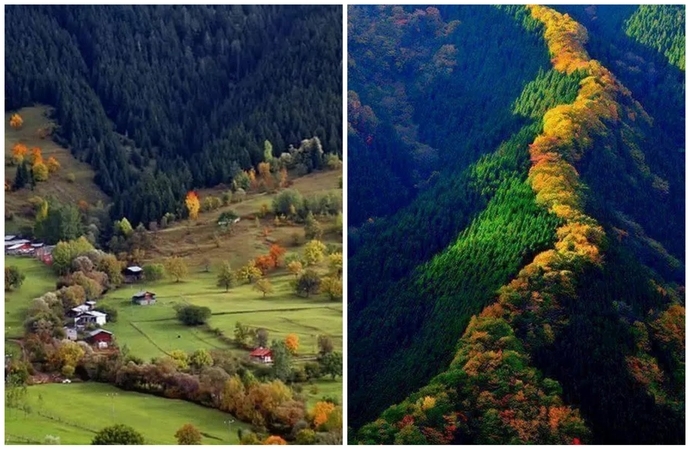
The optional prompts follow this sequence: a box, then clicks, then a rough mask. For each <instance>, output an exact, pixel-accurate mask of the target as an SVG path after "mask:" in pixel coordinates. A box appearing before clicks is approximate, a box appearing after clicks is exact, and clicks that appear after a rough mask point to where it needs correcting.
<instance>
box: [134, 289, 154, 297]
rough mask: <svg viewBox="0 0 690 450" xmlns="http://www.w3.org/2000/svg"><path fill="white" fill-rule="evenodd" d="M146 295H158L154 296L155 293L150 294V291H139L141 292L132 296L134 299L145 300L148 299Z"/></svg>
mask: <svg viewBox="0 0 690 450" xmlns="http://www.w3.org/2000/svg"><path fill="white" fill-rule="evenodd" d="M146 294H148V295H156V294H154V293H153V292H150V291H139V292H137V293H136V294H134V295H133V296H132V298H140V297H141V298H143V297H146Z"/></svg>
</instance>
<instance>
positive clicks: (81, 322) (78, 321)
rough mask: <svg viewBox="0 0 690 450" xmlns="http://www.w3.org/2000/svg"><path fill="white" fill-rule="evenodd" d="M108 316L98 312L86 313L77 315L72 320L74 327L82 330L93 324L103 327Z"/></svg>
mask: <svg viewBox="0 0 690 450" xmlns="http://www.w3.org/2000/svg"><path fill="white" fill-rule="evenodd" d="M107 316H108V315H107V314H105V313H102V312H100V311H87V312H84V313H81V314H79V315H78V316H76V317H75V318H74V326H75V327H76V328H77V329H79V328H84V327H86V326H87V325H89V324H94V325H105V324H106V322H107V321H106V317H107Z"/></svg>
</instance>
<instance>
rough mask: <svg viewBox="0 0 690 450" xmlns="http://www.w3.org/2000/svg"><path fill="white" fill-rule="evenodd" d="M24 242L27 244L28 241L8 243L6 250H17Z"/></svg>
mask: <svg viewBox="0 0 690 450" xmlns="http://www.w3.org/2000/svg"><path fill="white" fill-rule="evenodd" d="M26 244H28V242H24V243H19V244H14V245H10V246H9V247H8V248H7V250H19V249H20V248H22V247H24V246H25V245H26Z"/></svg>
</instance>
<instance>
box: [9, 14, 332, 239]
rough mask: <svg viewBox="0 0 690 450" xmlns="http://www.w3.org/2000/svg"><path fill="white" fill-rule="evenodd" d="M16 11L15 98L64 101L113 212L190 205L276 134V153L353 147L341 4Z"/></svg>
mask: <svg viewBox="0 0 690 450" xmlns="http://www.w3.org/2000/svg"><path fill="white" fill-rule="evenodd" d="M5 12H6V17H7V24H8V27H7V29H6V31H5V36H6V42H7V54H6V66H5V67H6V68H5V77H6V85H5V94H6V98H7V101H6V104H5V110H6V111H15V110H18V109H19V108H22V107H26V106H30V105H33V104H34V103H42V104H47V105H49V106H51V107H53V108H55V122H56V123H57V125H58V128H57V129H56V131H55V139H56V141H57V142H58V143H60V144H62V145H63V146H65V147H68V148H70V150H71V152H72V154H73V155H74V156H75V157H76V158H77V159H78V160H80V161H84V162H86V163H88V164H89V165H90V166H91V167H92V168H93V169H94V170H95V172H96V177H95V182H96V184H97V185H98V186H99V187H100V188H101V189H102V190H103V192H105V193H106V194H107V195H108V196H110V197H111V199H112V201H113V207H112V208H111V210H110V217H111V219H113V220H114V219H120V218H122V217H127V218H128V219H129V220H130V221H131V222H132V223H133V224H134V225H135V226H136V225H138V224H139V223H143V224H145V225H148V224H149V222H151V221H156V220H159V219H160V218H161V217H163V216H164V215H165V213H173V214H178V213H179V212H180V211H182V210H183V201H184V196H185V194H186V192H187V191H189V190H190V189H194V188H197V189H198V188H205V187H213V186H215V185H217V184H219V183H226V184H230V183H231V182H232V181H233V180H234V179H235V178H236V177H237V175H238V173H239V172H241V171H242V170H249V169H250V168H252V167H254V168H256V166H257V164H258V163H259V162H261V161H262V160H263V158H262V155H263V153H264V141H266V140H268V141H270V142H271V143H272V144H273V149H274V151H273V153H274V154H273V156H276V157H277V156H279V155H280V154H281V153H283V152H287V151H288V149H289V147H290V146H291V145H293V146H295V147H298V146H299V145H300V142H301V141H302V140H303V139H308V138H312V137H314V136H316V137H318V138H319V139H320V141H321V142H322V144H323V146H324V149H325V151H326V152H327V153H333V154H337V155H340V154H341V153H342V150H341V147H342V136H341V133H342V131H341V130H342V128H341V120H342V111H341V109H342V107H341V105H342V100H341V92H342V88H341V86H342V66H341V64H342V63H341V61H342V42H341V32H340V31H341V29H342V28H341V27H342V23H341V21H342V11H341V8H340V7H338V6H333V7H318V6H317V7H311V6H304V7H282V6H244V7H243V6H239V5H236V6H231V7H222V6H218V7H217V6H208V7H206V6H193V7H188V6H179V7H178V6H172V7H170V6H145V7H123V6H112V7H110V6H108V7H99V8H94V7H88V6H85V7H81V6H7V7H6V8H5ZM314 168H315V167H314V166H313V164H307V165H306V166H305V167H304V168H303V169H301V170H303V171H307V172H308V171H311V170H313V169H314ZM316 168H318V167H316ZM151 193H154V194H155V197H156V199H157V201H155V202H154V201H152V200H151V198H150V196H149V195H150V194H151ZM107 239H109V237H108V238H106V241H107Z"/></svg>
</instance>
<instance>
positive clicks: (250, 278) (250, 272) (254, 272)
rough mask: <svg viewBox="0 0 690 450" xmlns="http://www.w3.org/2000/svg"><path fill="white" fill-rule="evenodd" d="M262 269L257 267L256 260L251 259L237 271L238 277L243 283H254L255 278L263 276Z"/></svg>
mask: <svg viewBox="0 0 690 450" xmlns="http://www.w3.org/2000/svg"><path fill="white" fill-rule="evenodd" d="M261 275H262V273H261V270H260V269H259V268H258V267H256V262H255V261H254V260H251V261H249V262H248V263H247V264H246V265H244V266H242V267H241V268H240V269H239V270H238V271H237V279H238V280H240V281H242V282H243V283H253V282H254V280H256V279H258V278H259V277H261Z"/></svg>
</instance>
